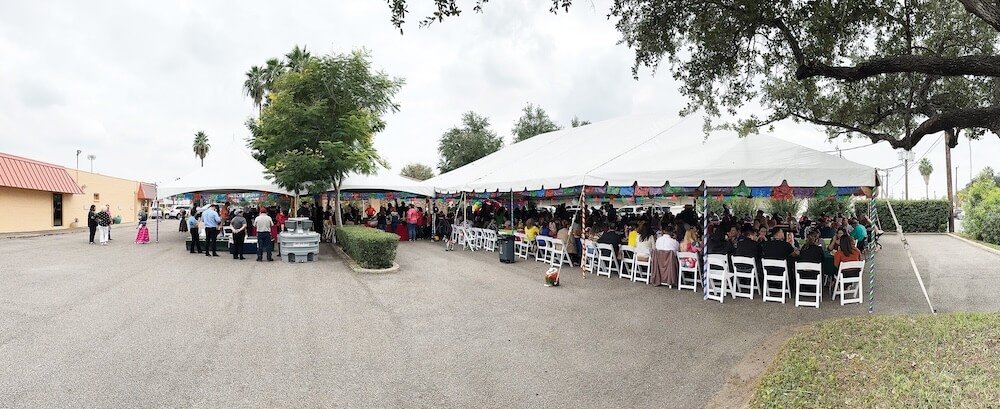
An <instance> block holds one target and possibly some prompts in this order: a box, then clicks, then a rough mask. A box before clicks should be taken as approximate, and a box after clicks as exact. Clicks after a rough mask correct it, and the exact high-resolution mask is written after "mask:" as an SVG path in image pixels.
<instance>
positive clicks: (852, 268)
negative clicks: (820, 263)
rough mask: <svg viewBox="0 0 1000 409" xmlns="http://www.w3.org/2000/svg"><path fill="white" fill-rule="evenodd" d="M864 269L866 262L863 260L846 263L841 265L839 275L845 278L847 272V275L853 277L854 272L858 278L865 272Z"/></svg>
mask: <svg viewBox="0 0 1000 409" xmlns="http://www.w3.org/2000/svg"><path fill="white" fill-rule="evenodd" d="M864 269H865V262H864V261H863V260H862V261H844V262H841V263H840V268H839V269H837V274H839V275H841V276H843V275H844V273H845V272H846V273H851V275H852V276H853V275H854V272H857V273H858V276H861V272H862V271H864Z"/></svg>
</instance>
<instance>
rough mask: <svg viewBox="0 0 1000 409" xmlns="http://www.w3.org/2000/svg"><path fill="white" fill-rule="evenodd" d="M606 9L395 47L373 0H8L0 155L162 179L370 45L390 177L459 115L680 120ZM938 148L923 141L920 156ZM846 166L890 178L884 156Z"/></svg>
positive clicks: (813, 141)
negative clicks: (284, 93)
mask: <svg viewBox="0 0 1000 409" xmlns="http://www.w3.org/2000/svg"><path fill="white" fill-rule="evenodd" d="M609 4H610V2H608V1H597V2H595V4H593V5H592V4H591V3H589V2H580V3H579V4H577V5H575V6H574V7H573V8H572V9H571V10H570V11H569V12H568V13H560V14H559V15H552V14H550V13H548V7H549V3H547V2H539V1H533V0H508V1H504V2H490V3H488V4H487V5H486V6H485V12H484V13H483V14H475V13H473V12H472V11H471V9H470V10H467V11H466V12H465V13H464V14H463V15H462V16H461V17H458V18H452V19H448V20H446V21H445V22H443V23H439V24H438V23H436V24H434V25H432V26H431V27H429V28H424V29H420V28H418V27H417V24H416V22H417V21H418V20H419V19H421V18H423V17H424V16H426V15H427V14H428V13H429V12H430V7H431V2H429V1H422V0H414V1H413V3H412V4H411V5H410V10H411V11H412V13H411V15H410V17H409V21H410V23H409V24H407V26H406V27H405V29H406V33H405V34H404V35H400V34H399V32H398V30H396V29H395V28H394V27H392V26H391V24H390V22H389V17H390V16H389V10H388V7H386V5H385V3H384V2H379V1H365V2H362V1H350V2H345V1H326V2H306V1H304V0H295V1H289V2H284V3H275V2H266V1H263V0H248V1H245V2H239V3H226V2H196V1H192V0H183V1H176V2H167V3H141V2H140V3H135V2H127V1H108V2H103V3H99V5H96V6H95V5H94V4H93V3H87V2H76V1H71V0H57V1H45V2H27V1H25V2H17V1H9V2H2V3H0V56H2V61H3V64H0V89H4V90H7V92H4V93H0V151H3V152H9V153H12V154H16V155H22V156H27V157H32V158H36V159H39V160H43V161H48V162H54V163H59V164H63V165H66V166H70V167H72V166H74V161H75V151H76V149H82V150H83V151H84V152H85V153H84V154H83V156H84V157H85V155H87V154H96V155H97V156H98V159H97V160H96V161H95V164H94V167H95V170H99V171H101V172H103V173H107V174H111V175H117V176H124V177H134V178H139V179H143V180H148V181H168V180H172V179H174V178H175V177H177V176H181V175H184V174H187V173H189V172H191V171H192V170H194V168H195V167H196V166H198V164H197V160H196V159H195V157H194V154H193V152H192V151H191V141H192V138H193V134H194V133H195V132H197V131H199V130H203V131H205V132H206V133H208V135H209V137H210V141H211V142H212V144H213V146H216V147H218V149H226V148H227V147H230V146H232V140H233V139H236V140H237V141H238V140H240V139H242V138H244V137H245V136H246V130H245V128H244V127H243V122H244V120H245V119H246V118H247V117H248V116H249V115H251V113H252V112H253V111H254V110H253V108H252V107H251V102H250V100H249V99H247V98H246V97H244V96H243V94H242V89H241V86H242V82H243V79H244V73H245V72H246V70H247V69H248V68H249V67H250V66H251V65H254V64H258V65H260V64H263V63H264V61H265V60H266V59H267V58H270V57H280V56H282V55H283V54H284V53H286V52H288V51H289V50H290V49H291V48H292V47H293V46H295V45H297V44H298V45H306V46H307V47H308V48H309V49H310V50H311V51H312V52H314V53H328V52H347V51H349V50H350V49H352V48H355V47H366V48H368V49H369V50H371V51H372V53H373V59H374V62H375V65H376V66H377V67H380V68H381V69H383V70H385V71H386V72H387V73H389V74H390V75H394V76H399V77H403V78H405V79H406V86H405V87H404V88H403V90H402V91H401V92H400V93H399V95H398V101H399V102H400V104H401V105H402V109H401V111H400V112H398V113H396V114H393V115H390V116H389V118H388V121H389V127H388V129H386V131H385V132H384V133H382V134H380V135H378V136H377V138H376V146H377V147H378V149H379V151H380V153H381V154H382V155H383V156H384V157H385V158H386V159H388V161H389V162H390V163H391V164H392V165H393V168H394V169H396V170H398V169H399V168H401V167H402V166H403V165H405V164H407V163H410V162H422V163H425V164H429V165H432V166H433V165H436V163H437V153H436V144H437V138H438V137H439V136H440V135H441V133H443V132H444V131H445V130H446V129H448V128H449V127H451V126H454V125H457V124H458V122H459V119H460V115H461V114H462V112H465V111H468V110H474V111H476V112H478V113H480V114H482V115H485V116H488V117H490V119H491V121H492V124H493V128H494V129H495V130H496V131H497V133H498V134H500V135H503V136H504V137H505V138H507V139H508V140H509V138H510V128H511V126H512V124H513V122H514V121H515V120H516V118H517V117H518V116H519V114H520V110H521V108H522V107H523V106H524V104H525V103H526V102H532V103H536V104H539V105H541V106H542V107H543V108H545V109H546V110H547V111H548V112H549V114H550V115H551V116H552V117H553V118H554V119H555V120H556V121H557V122H559V123H560V124H563V125H564V126H568V124H569V120H570V119H571V118H572V117H573V116H574V115H577V116H579V117H580V118H582V119H587V120H591V121H598V120H603V119H608V118H612V117H616V116H622V115H628V114H631V113H640V112H652V111H660V112H667V113H674V112H677V111H678V110H679V109H680V108H681V107H683V106H684V104H685V103H686V100H685V99H684V98H683V97H682V96H680V95H679V93H678V92H677V84H676V83H675V82H674V81H673V79H672V78H671V76H670V73H669V71H668V70H667V69H666V67H663V68H662V69H661V70H660V73H659V75H656V76H655V77H654V76H651V75H650V73H649V72H648V70H644V71H643V72H642V74H641V76H640V79H639V80H638V81H637V80H634V79H633V78H632V73H631V66H632V61H633V55H632V53H631V52H630V50H628V49H626V48H625V47H624V46H621V45H617V40H618V39H619V35H618V33H617V32H616V31H615V29H614V24H613V22H611V21H608V20H607V18H606V11H607V9H608V7H609ZM778 133H779V134H780V135H782V136H783V137H787V138H789V139H792V140H794V141H796V142H798V143H802V144H805V145H808V146H811V147H814V148H817V149H823V150H831V149H833V145H831V144H829V143H827V142H826V141H825V136H824V134H823V133H822V131H821V130H819V129H818V128H815V127H812V126H806V125H794V124H781V125H780V126H779V127H778ZM693 137H701V135H696V136H693ZM937 139H938V136H937V135H935V136H932V137H928V138H926V139H925V141H924V142H921V144H920V145H918V146H917V148H916V151H917V152H918V155H919V154H920V153H923V152H924V150H926V149H927V148H928V147H930V146H931V145H932V144H933V142H934V141H935V140H937ZM864 144H866V142H865V141H855V142H850V143H841V144H840V146H841V147H843V148H846V147H852V146H861V145H864ZM998 148H1000V140H998V138H996V137H995V136H992V135H991V136H988V137H986V138H985V139H984V141H982V142H976V149H975V150H974V151H973V154H974V155H975V156H974V158H973V164H974V165H975V167H976V169H977V170H978V168H980V167H982V166H983V165H985V164H987V163H988V161H990V160H993V161H995V160H996V159H995V157H996V153H997V152H1000V149H998ZM229 149H231V148H229ZM966 149H967V145H966V144H965V141H964V140H963V143H962V144H961V145H960V149H959V150H958V152H956V154H955V155H954V156H955V157H954V160H955V163H956V164H957V165H958V166H960V167H962V172H961V173H962V174H963V175H965V176H963V177H960V179H961V180H962V183H963V184H964V183H965V181H966V180H968V162H969V160H968V151H967V150H966ZM553 157H558V153H557V152H555V153H553ZM844 157H846V158H849V159H852V160H855V161H858V162H861V163H866V164H869V165H872V166H878V167H884V166H893V165H895V164H896V161H895V155H894V154H893V153H891V152H889V149H888V147H887V146H882V145H879V146H875V147H871V148H864V149H858V150H852V151H847V152H844ZM929 157H930V158H931V159H932V160H933V161H934V166H935V168H936V169H937V170H936V171H935V178H934V180H933V181H932V184H931V190H932V191H937V192H938V193H939V194H943V193H942V192H944V178H943V174H944V172H943V171H944V164H943V148H942V147H940V146H939V147H938V148H937V149H935V150H934V151H933V152H932V153H931V154H930V155H929ZM210 160H212V154H211V152H210V153H209V156H208V158H206V161H210ZM87 166H88V164H86V162H84V163H83V164H82V165H81V167H87ZM900 174H901V172H895V173H894V174H893V179H894V181H895V180H897V179H898V175H900ZM911 176H913V177H911V178H910V179H911V181H910V186H911V197H922V196H923V186H922V185H923V181H922V180H921V178H920V176H919V174H918V173H916V170H914V171H913V174H911ZM894 181H893V182H894ZM900 186H901V185H896V186H895V189H894V190H895V191H901V189H900Z"/></svg>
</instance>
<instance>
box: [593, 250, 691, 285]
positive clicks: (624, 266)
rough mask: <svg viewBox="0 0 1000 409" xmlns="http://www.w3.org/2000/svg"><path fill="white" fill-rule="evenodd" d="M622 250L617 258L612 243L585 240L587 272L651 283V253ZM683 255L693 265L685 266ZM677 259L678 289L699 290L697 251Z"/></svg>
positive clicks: (680, 254) (681, 253)
mask: <svg viewBox="0 0 1000 409" xmlns="http://www.w3.org/2000/svg"><path fill="white" fill-rule="evenodd" d="M621 253H622V257H621V259H620V260H618V259H616V257H615V255H614V247H613V246H612V245H610V244H604V243H596V242H594V241H592V240H584V255H585V260H584V261H583V263H584V265H583V267H584V270H586V271H587V272H588V273H592V274H597V275H600V276H605V277H611V274H618V277H619V278H624V279H628V280H631V281H632V282H638V283H646V284H649V271H650V269H651V261H650V260H651V257H650V255H649V253H647V252H644V251H642V250H638V249H636V248H635V247H632V246H621ZM683 259H691V260H694V261H695V262H694V266H693V267H685V266H684V263H683V262H681V261H682V260H683ZM677 260H678V262H679V265H678V270H677V289H678V290H697V289H698V285H699V284H700V281H701V274H700V273H699V271H700V269H699V268H698V265H699V264H700V263H699V262H698V255H697V254H695V253H687V252H678V253H677Z"/></svg>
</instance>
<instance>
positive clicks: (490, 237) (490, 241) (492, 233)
mask: <svg viewBox="0 0 1000 409" xmlns="http://www.w3.org/2000/svg"><path fill="white" fill-rule="evenodd" d="M484 233H485V237H484V239H483V240H484V246H485V247H486V249H487V250H489V251H492V252H496V251H497V231H496V230H491V229H486V230H484Z"/></svg>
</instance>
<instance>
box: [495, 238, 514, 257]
mask: <svg viewBox="0 0 1000 409" xmlns="http://www.w3.org/2000/svg"><path fill="white" fill-rule="evenodd" d="M497 242H499V243H500V262H501V263H513V262H514V236H510V235H507V234H502V235H500V236H498V237H497Z"/></svg>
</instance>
